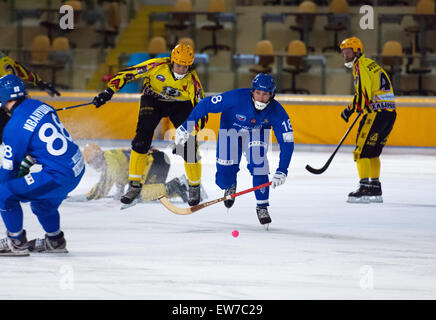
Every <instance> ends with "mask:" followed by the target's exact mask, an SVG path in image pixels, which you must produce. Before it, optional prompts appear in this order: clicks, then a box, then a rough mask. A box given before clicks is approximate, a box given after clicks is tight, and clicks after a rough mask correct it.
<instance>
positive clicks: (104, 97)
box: [92, 88, 114, 108]
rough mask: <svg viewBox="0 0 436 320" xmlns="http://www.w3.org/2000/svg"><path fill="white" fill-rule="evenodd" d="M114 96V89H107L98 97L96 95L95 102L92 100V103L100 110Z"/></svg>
mask: <svg viewBox="0 0 436 320" xmlns="http://www.w3.org/2000/svg"><path fill="white" fill-rule="evenodd" d="M113 95H114V92H113V91H112V89H109V88H107V89H106V90H105V91H103V92H100V93H99V94H98V95H96V96H95V97H94V100H92V103H93V104H95V107H96V108H99V107H101V106H102V105H104V104H105V103H106V102H108V101H109V100H110V99H111V98H112V96H113Z"/></svg>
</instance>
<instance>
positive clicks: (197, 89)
mask: <svg viewBox="0 0 436 320" xmlns="http://www.w3.org/2000/svg"><path fill="white" fill-rule="evenodd" d="M191 78H192V83H193V85H194V99H193V101H192V104H193V105H194V106H196V105H197V103H199V102H200V100H201V99H203V98H204V90H203V86H202V84H201V82H200V78H199V77H198V74H197V72H196V71H195V70H194V71H193V72H192V73H191Z"/></svg>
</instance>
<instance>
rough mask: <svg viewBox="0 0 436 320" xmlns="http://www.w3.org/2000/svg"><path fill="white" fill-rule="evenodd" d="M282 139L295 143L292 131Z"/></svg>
mask: <svg viewBox="0 0 436 320" xmlns="http://www.w3.org/2000/svg"><path fill="white" fill-rule="evenodd" d="M282 137H283V141H284V142H294V133H293V132H292V131H290V132H284V133H283V134H282Z"/></svg>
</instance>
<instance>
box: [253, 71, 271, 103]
mask: <svg viewBox="0 0 436 320" xmlns="http://www.w3.org/2000/svg"><path fill="white" fill-rule="evenodd" d="M251 90H252V91H253V90H260V91H266V92H269V93H271V97H273V96H274V93H275V91H276V83H275V82H274V79H273V77H272V76H271V75H269V74H265V73H258V74H257V75H256V76H255V77H254V79H253V81H251Z"/></svg>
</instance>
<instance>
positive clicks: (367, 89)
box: [341, 67, 371, 122]
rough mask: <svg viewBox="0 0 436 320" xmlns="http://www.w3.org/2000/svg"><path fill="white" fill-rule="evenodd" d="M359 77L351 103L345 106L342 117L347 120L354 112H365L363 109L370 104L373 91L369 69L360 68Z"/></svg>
mask: <svg viewBox="0 0 436 320" xmlns="http://www.w3.org/2000/svg"><path fill="white" fill-rule="evenodd" d="M359 72H360V74H359V77H358V78H357V83H356V86H355V93H354V97H353V101H352V102H351V104H350V105H349V106H348V107H347V108H345V109H344V110H343V111H342V113H341V117H342V119H344V121H345V122H348V119H349V118H350V116H351V115H352V114H353V113H354V112H359V113H360V112H363V109H364V108H365V106H366V107H368V108H369V106H370V99H369V94H370V93H371V79H370V77H369V75H368V73H367V70H366V69H365V68H363V67H361V68H360V69H359Z"/></svg>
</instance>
